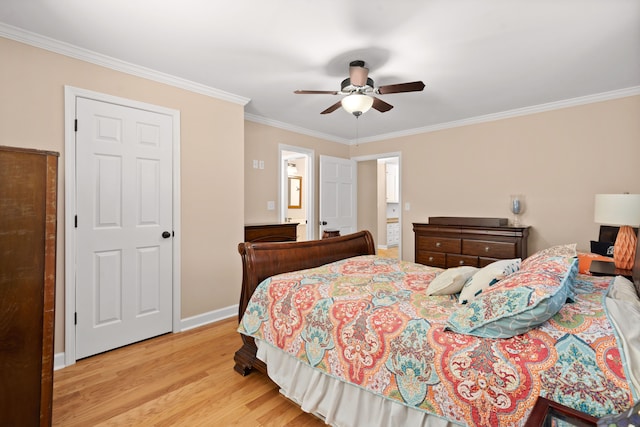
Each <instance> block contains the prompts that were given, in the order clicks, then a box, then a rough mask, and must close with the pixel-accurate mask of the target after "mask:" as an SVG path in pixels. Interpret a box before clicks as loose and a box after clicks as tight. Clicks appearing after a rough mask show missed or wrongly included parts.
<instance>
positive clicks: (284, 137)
mask: <svg viewBox="0 0 640 427" xmlns="http://www.w3.org/2000/svg"><path fill="white" fill-rule="evenodd" d="M244 135H245V140H244V169H245V185H244V204H245V210H244V213H245V217H244V219H245V222H246V223H261V222H273V221H278V220H279V218H278V209H277V207H278V182H279V179H278V161H279V159H278V146H279V144H284V145H290V146H295V147H299V148H304V149H307V150H314V151H315V164H314V166H313V174H314V185H315V195H316V196H315V201H314V206H315V211H316V212H315V219H316V224H314V229H315V236H316V238H318V224H317V220H318V213H317V209H318V183H319V175H318V174H319V164H320V163H319V162H320V156H321V155H326V156H333V157H342V158H348V157H349V146H347V145H345V144H339V143H336V142H331V141H326V140H323V139H320V138H315V137H312V136H307V135H303V134H300V133H296V132H291V131H288V130H283V129H280V128H275V127H273V126H267V125H264V124H261V123H256V122H251V121H245V130H244ZM253 160H264V169H254V168H253ZM270 200H272V201H275V202H276V209H275V210H272V211H270V210H267V202H268V201H270Z"/></svg>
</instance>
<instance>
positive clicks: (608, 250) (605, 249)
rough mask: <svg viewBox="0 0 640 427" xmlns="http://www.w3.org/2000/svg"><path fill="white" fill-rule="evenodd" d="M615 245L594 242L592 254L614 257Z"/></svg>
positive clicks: (592, 242)
mask: <svg viewBox="0 0 640 427" xmlns="http://www.w3.org/2000/svg"><path fill="white" fill-rule="evenodd" d="M614 245H615V243H614V242H596V241H595V240H592V241H591V252H593V253H594V254H598V255H602V256H608V257H613V247H614Z"/></svg>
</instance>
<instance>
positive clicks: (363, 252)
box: [235, 231, 640, 426]
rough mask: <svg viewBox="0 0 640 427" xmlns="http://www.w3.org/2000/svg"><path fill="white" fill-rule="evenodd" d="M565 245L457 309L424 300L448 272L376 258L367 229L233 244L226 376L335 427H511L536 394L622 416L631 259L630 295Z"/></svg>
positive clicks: (634, 299)
mask: <svg viewBox="0 0 640 427" xmlns="http://www.w3.org/2000/svg"><path fill="white" fill-rule="evenodd" d="M567 246H568V245H567ZM567 246H558V247H554V248H549V249H548V250H544V251H539V252H538V253H536V254H533V255H532V256H531V257H529V258H527V259H526V260H522V261H520V260H517V268H514V266H513V262H515V261H516V260H510V261H511V264H509V263H505V264H504V265H501V266H500V269H502V270H501V271H502V275H501V276H499V277H498V279H497V280H496V279H494V280H493V281H492V283H495V284H492V285H491V286H490V287H488V288H487V287H485V288H483V289H480V290H477V291H475V294H476V295H475V297H474V299H472V300H471V299H470V300H469V301H468V302H467V304H464V305H463V304H460V297H461V295H462V294H463V293H464V292H467V291H469V289H463V290H462V291H461V292H454V293H444V294H442V295H429V296H428V295H426V294H427V293H428V292H427V290H428V289H429V288H430V285H432V283H435V282H438V283H441V282H443V280H441V279H444V278H445V276H449V274H448V273H451V272H452V271H451V272H449V271H448V270H442V269H439V268H434V267H427V266H423V265H421V264H415V263H410V262H404V261H399V260H392V259H387V258H381V257H377V256H375V247H374V242H373V239H372V237H371V234H370V233H369V232H367V231H363V232H358V233H354V234H351V235H347V236H342V237H335V238H331V239H324V240H319V241H307V242H295V243H241V244H240V245H239V247H238V249H239V252H240V254H241V257H242V264H243V285H242V294H241V300H240V307H239V316H240V319H241V320H240V325H239V328H238V330H239V332H240V333H241V336H242V340H243V345H242V347H241V348H240V349H239V350H238V351H237V352H236V354H235V363H236V364H235V369H236V371H238V372H239V373H241V374H242V375H247V374H248V373H250V372H251V371H252V370H258V371H261V372H264V373H267V374H268V375H269V377H270V378H271V379H272V380H273V381H274V382H275V383H276V384H278V386H279V387H280V390H281V393H282V394H283V395H285V396H286V397H288V398H289V399H291V400H293V401H295V402H296V403H297V404H299V405H300V406H301V408H302V409H303V410H305V411H307V412H310V413H314V414H316V415H317V416H319V417H321V418H322V419H324V420H325V422H326V423H327V424H331V425H336V426H358V425H362V426H394V425H399V426H400V425H411V426H455V425H477V426H485V425H503V426H511V425H524V424H525V422H526V420H527V418H528V417H529V415H530V412H531V410H532V408H533V405H534V404H535V402H536V400H537V398H538V397H539V396H543V397H545V398H548V399H550V400H553V401H556V402H559V403H561V404H563V405H566V406H569V407H572V408H574V409H576V410H578V411H580V412H584V413H588V414H591V415H593V416H595V417H601V416H603V415H606V414H612V413H619V412H622V411H624V410H626V409H628V408H629V407H631V406H632V405H633V403H634V402H636V401H637V400H638V399H639V398H640V395H639V394H638V393H639V390H640V387H639V385H638V384H639V383H638V377H640V375H639V372H640V362H639V360H640V357H639V355H638V353H639V352H640V345H639V343H640V337H639V336H638V335H639V333H638V331H636V329H637V325H638V324H640V308H638V307H640V302H638V301H639V300H638V293H637V292H638V291H637V289H638V288H639V287H640V271H639V270H640V262H636V267H635V270H634V276H633V278H634V282H635V286H634V283H632V282H631V281H628V280H626V279H624V278H622V277H616V278H614V277H611V276H603V277H595V276H589V275H584V274H581V273H579V272H578V271H577V264H578V261H577V259H576V257H575V247H574V254H573V256H572V255H570V254H568V251H570V249H569V248H568V247H567ZM637 257H640V251H639V252H638V254H637ZM505 261H506V260H505ZM507 264H509V265H507ZM505 265H507V266H506V267H505ZM489 270H490V269H488V270H485V269H483V273H487V272H488V271H489ZM491 271H492V272H493V273H495V272H496V271H497V270H496V269H495V268H494V269H493V270H491ZM445 273H447V274H445ZM477 273H479V271H476V272H475V273H474V274H473V276H474V280H475V278H476V277H480V275H479V274H477ZM493 273H492V274H493ZM476 274H477V276H476ZM436 278H438V280H436ZM445 282H447V283H449V282H450V280H448V281H445ZM469 282H473V280H472V281H466V283H467V285H466V286H468V285H469ZM466 286H465V288H466ZM445 290H447V289H445ZM448 291H450V289H448ZM471 291H474V289H471ZM467 293H468V292H467ZM505 298H506V299H505ZM532 307H533V308H532ZM541 309H542V311H541ZM505 312H508V313H507V314H506V315H505ZM541 318H543V319H544V318H546V319H547V320H540V319H541ZM532 319H534V320H532ZM267 367H268V370H267Z"/></svg>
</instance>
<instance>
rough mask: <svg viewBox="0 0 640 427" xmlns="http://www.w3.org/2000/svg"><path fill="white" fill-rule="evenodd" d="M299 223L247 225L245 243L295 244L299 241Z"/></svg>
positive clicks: (245, 227)
mask: <svg viewBox="0 0 640 427" xmlns="http://www.w3.org/2000/svg"><path fill="white" fill-rule="evenodd" d="M297 229H298V223H297V222H282V223H270V224H246V225H245V226H244V241H245V242H295V241H296V240H297V236H298V233H297Z"/></svg>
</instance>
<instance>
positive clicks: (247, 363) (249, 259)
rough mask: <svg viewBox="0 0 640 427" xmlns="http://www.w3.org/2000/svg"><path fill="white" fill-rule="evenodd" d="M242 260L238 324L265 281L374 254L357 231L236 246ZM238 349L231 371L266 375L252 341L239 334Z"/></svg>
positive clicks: (369, 239)
mask: <svg viewBox="0 0 640 427" xmlns="http://www.w3.org/2000/svg"><path fill="white" fill-rule="evenodd" d="M238 252H240V256H241V257H242V292H241V294H240V304H239V311H238V321H240V319H241V318H242V315H243V314H244V312H245V310H246V308H247V304H248V303H249V299H250V298H251V295H253V292H254V291H255V289H256V287H257V286H258V285H259V284H260V283H261V282H262V281H263V280H264V279H266V278H268V277H271V276H274V275H276V274H280V273H288V272H290V271H296V270H303V269H306V268H313V267H319V266H321V265H324V264H328V263H330V262H334V261H339V260H341V259H345V258H351V257H354V256H358V255H373V254H375V245H374V242H373V237H372V236H371V233H370V232H369V231H366V230H365V231H359V232H357V233H353V234H348V235H346V236H341V237H332V238H329V239H323V240H310V241H306V242H291V243H250V242H245V243H240V244H239V245H238ZM241 337H242V343H243V344H242V347H240V349H239V350H238V351H236V353H235V355H234V360H235V362H236V364H235V366H234V369H235V370H236V371H237V372H239V373H240V374H242V375H247V374H249V373H250V372H251V371H252V370H253V369H257V370H259V371H261V372H265V373H266V366H265V364H264V363H262V361H260V360H258V359H257V358H256V351H257V348H256V344H255V342H254V340H253V338H251V337H248V336H245V335H241Z"/></svg>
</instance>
